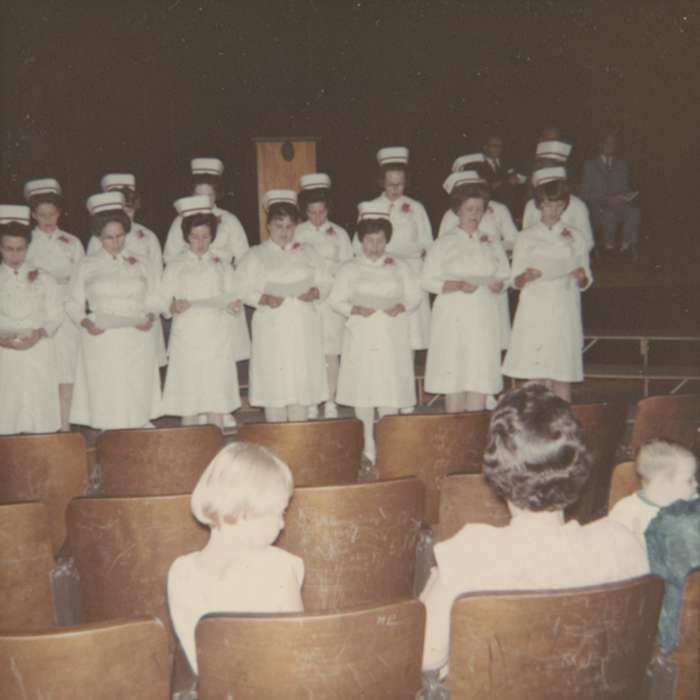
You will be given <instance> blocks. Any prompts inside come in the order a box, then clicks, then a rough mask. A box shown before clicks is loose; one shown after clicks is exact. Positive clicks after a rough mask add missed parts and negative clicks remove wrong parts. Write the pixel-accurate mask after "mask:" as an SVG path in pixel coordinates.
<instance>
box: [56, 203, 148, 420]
mask: <svg viewBox="0 0 700 700" xmlns="http://www.w3.org/2000/svg"><path fill="white" fill-rule="evenodd" d="M87 207H88V211H89V212H90V229H91V231H92V235H93V236H97V237H98V238H99V239H100V241H101V243H102V248H101V249H100V250H98V251H96V252H95V253H94V254H93V255H88V256H87V257H85V258H83V260H82V261H81V263H80V266H79V267H78V272H77V274H76V276H75V280H74V281H73V284H72V287H71V295H70V299H69V301H68V304H67V310H68V313H69V314H70V315H71V317H72V318H73V320H74V321H75V323H77V324H78V325H80V326H81V327H82V332H81V345H80V357H79V361H78V372H77V377H76V382H75V395H74V398H73V407H72V409H71V422H72V423H77V424H79V425H89V426H91V427H93V428H97V429H100V430H109V429H114V428H141V427H153V425H152V423H151V422H150V419H152V418H157V417H158V416H160V415H161V414H162V411H161V394H160V376H159V373H158V358H157V354H156V348H155V344H154V343H153V340H152V337H151V329H152V328H153V324H154V322H155V319H156V315H157V314H158V313H159V311H160V310H161V306H160V299H159V297H158V284H159V282H160V280H157V279H155V278H154V277H153V272H152V268H151V267H150V266H149V265H148V263H147V262H146V261H145V260H142V259H139V258H138V257H136V256H135V255H132V254H127V253H126V252H125V250H124V248H125V244H126V234H127V231H128V230H129V227H130V225H131V222H130V221H129V217H128V216H127V214H126V212H125V211H124V196H123V195H122V194H121V193H120V192H106V193H102V194H96V195H92V196H91V197H89V198H88V201H87Z"/></svg>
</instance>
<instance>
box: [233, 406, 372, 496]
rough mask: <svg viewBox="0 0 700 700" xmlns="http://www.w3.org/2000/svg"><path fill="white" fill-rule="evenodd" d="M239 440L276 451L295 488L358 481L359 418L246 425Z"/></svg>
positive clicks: (359, 452) (359, 451) (359, 453)
mask: <svg viewBox="0 0 700 700" xmlns="http://www.w3.org/2000/svg"><path fill="white" fill-rule="evenodd" d="M236 439H237V440H242V441H243V440H245V441H246V442H255V443H257V444H258V445H264V446H265V447H269V448H270V449H271V450H273V451H274V452H275V453H276V454H277V455H279V457H280V458H281V459H283V460H284V461H285V462H286V463H287V464H288V465H289V468H290V469H291V470H292V474H293V475H294V484H295V485H296V486H332V485H335V484H354V483H355V482H356V481H357V475H358V472H359V470H360V462H361V459H362V423H361V422H360V421H359V420H357V419H356V418H341V419H337V420H313V421H304V422H299V423H244V424H243V425H241V427H240V428H239V429H238V433H237V435H236Z"/></svg>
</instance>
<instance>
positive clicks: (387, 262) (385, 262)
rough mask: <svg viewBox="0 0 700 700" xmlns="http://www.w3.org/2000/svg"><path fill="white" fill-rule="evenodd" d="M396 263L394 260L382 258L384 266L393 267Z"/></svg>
mask: <svg viewBox="0 0 700 700" xmlns="http://www.w3.org/2000/svg"><path fill="white" fill-rule="evenodd" d="M395 262H396V260H394V258H384V264H385V265H393V264H394V263H395Z"/></svg>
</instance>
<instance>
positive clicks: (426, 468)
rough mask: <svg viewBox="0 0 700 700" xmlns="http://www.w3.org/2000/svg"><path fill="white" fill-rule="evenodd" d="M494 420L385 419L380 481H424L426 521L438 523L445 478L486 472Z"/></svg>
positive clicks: (379, 431)
mask: <svg viewBox="0 0 700 700" xmlns="http://www.w3.org/2000/svg"><path fill="white" fill-rule="evenodd" d="M490 420H491V413H490V412H489V411H477V412H474V413H459V414H453V415H450V414H437V415H436V414H431V415H410V416H385V417H384V418H382V419H381V420H380V421H379V422H378V423H377V426H376V441H377V462H376V469H377V474H378V477H379V478H380V479H396V478H398V477H402V476H416V477H418V478H419V479H420V480H421V481H422V482H423V483H424V484H425V489H426V506H425V520H426V522H427V523H430V524H433V523H435V522H437V519H438V508H439V501H440V487H441V484H442V480H443V479H444V478H445V476H447V475H448V474H453V473H458V472H465V473H471V474H474V473H479V472H481V467H482V464H481V460H482V457H483V454H484V449H485V447H486V441H487V436H488V427H489V421H490Z"/></svg>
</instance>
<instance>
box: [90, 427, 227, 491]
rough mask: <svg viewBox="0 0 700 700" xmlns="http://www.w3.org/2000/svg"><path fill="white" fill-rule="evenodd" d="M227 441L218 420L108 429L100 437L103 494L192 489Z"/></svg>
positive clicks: (98, 454) (98, 452) (98, 457)
mask: <svg viewBox="0 0 700 700" xmlns="http://www.w3.org/2000/svg"><path fill="white" fill-rule="evenodd" d="M223 446H224V435H223V433H222V432H221V430H220V429H219V428H217V427H216V426H214V425H192V426H183V427H177V428H156V429H150V430H149V429H137V430H107V431H105V432H104V433H101V434H100V435H99V437H98V438H97V461H98V463H99V465H100V471H101V486H100V489H99V493H100V495H104V496H168V495H172V494H181V493H192V491H193V489H194V487H195V485H196V484H197V481H198V479H199V477H200V476H201V474H202V472H203V471H204V470H205V469H206V467H207V465H208V464H209V462H211V460H212V459H213V458H214V456H215V455H216V453H217V452H218V451H219V450H220V449H221V448H222V447H223Z"/></svg>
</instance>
